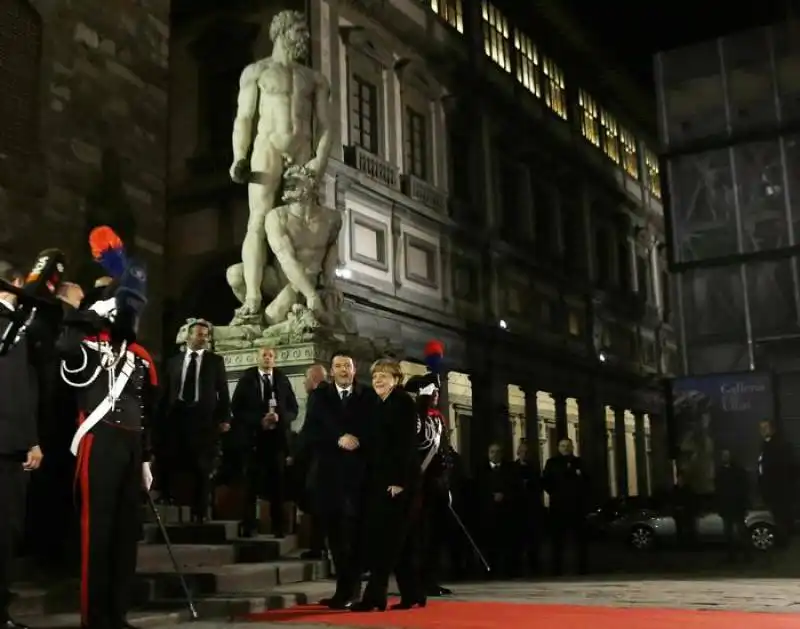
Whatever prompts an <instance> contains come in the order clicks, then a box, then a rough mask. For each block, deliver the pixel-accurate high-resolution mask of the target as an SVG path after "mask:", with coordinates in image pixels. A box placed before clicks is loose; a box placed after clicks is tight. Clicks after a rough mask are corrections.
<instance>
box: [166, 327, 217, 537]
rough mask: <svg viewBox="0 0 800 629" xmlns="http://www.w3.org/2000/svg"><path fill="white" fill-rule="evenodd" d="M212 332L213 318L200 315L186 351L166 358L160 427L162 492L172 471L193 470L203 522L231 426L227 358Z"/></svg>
mask: <svg viewBox="0 0 800 629" xmlns="http://www.w3.org/2000/svg"><path fill="white" fill-rule="evenodd" d="M210 333H211V326H210V324H208V323H206V322H205V321H202V320H201V321H196V322H195V323H194V324H192V325H191V326H190V327H189V330H188V338H187V341H186V351H185V352H182V353H181V354H179V355H177V356H173V357H172V358H171V359H170V360H169V361H168V362H167V368H166V370H165V372H164V373H165V377H164V383H163V391H162V403H161V412H160V413H159V415H160V418H161V420H160V422H159V423H160V425H159V426H158V427H157V430H156V435H157V437H156V440H157V449H158V454H157V455H156V461H157V463H158V467H159V484H160V486H161V489H162V492H163V493H164V494H165V498H167V499H169V498H170V491H171V489H172V488H171V481H172V479H173V476H174V474H175V473H176V472H178V471H187V472H189V473H190V474H191V475H192V478H193V487H194V497H193V500H192V519H193V520H194V521H195V522H202V521H203V520H204V519H205V517H206V513H207V511H208V499H209V495H210V493H211V473H212V471H213V467H214V460H215V458H216V456H217V448H218V442H219V435H220V432H227V431H228V430H230V413H231V411H230V406H231V404H230V394H229V393H228V380H227V378H226V375H225V362H224V360H223V358H222V356H219V355H218V354H215V353H214V352H212V351H211V350H209V349H208V345H209V336H210Z"/></svg>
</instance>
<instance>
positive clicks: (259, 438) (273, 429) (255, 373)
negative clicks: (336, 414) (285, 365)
mask: <svg viewBox="0 0 800 629" xmlns="http://www.w3.org/2000/svg"><path fill="white" fill-rule="evenodd" d="M231 405H232V408H233V441H234V443H235V444H236V445H235V446H234V448H235V450H236V451H237V452H238V455H237V458H239V459H240V461H241V464H242V467H243V471H244V477H245V503H244V509H245V516H244V520H243V521H242V535H244V536H246V537H250V536H252V535H253V534H254V533H255V532H256V529H257V517H256V504H257V502H258V496H259V495H262V496H264V497H266V498H267V499H268V500H269V507H270V518H271V520H272V533H273V534H274V535H275V536H276V537H283V534H284V528H285V522H284V519H285V518H284V510H283V506H284V502H285V499H284V496H285V492H286V463H287V459H288V458H289V434H290V432H291V427H292V422H293V421H294V420H295V419H296V418H297V411H298V406H297V397H296V396H295V394H294V390H293V389H292V385H291V383H290V382H289V378H287V377H286V375H285V374H283V373H282V372H281V371H280V370H279V369H276V368H275V350H274V349H272V348H271V347H262V348H261V349H259V351H258V366H257V367H251V368H250V369H247V370H246V371H245V372H244V373H243V374H242V377H241V378H239V382H237V383H236V390H235V391H234V392H233V401H232V404H231Z"/></svg>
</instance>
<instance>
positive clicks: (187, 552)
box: [136, 535, 297, 572]
mask: <svg viewBox="0 0 800 629" xmlns="http://www.w3.org/2000/svg"><path fill="white" fill-rule="evenodd" d="M172 551H173V553H174V555H175V559H176V560H177V561H178V565H179V566H182V567H183V568H190V567H195V566H220V565H224V564H234V563H264V562H268V561H276V560H278V559H281V558H284V559H286V558H289V557H291V556H292V555H295V554H297V548H296V542H295V540H294V538H282V539H276V538H274V537H270V536H266V535H265V536H259V537H254V538H249V539H239V540H236V541H234V542H229V543H227V544H172ZM138 553H139V554H138V561H137V564H136V565H137V569H138V571H139V572H170V571H172V570H174V567H173V565H172V560H171V558H170V556H169V552H168V550H167V547H166V546H165V545H164V544H139V550H138Z"/></svg>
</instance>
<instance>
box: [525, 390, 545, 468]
mask: <svg viewBox="0 0 800 629" xmlns="http://www.w3.org/2000/svg"><path fill="white" fill-rule="evenodd" d="M523 391H524V392H525V442H526V443H527V444H528V456H529V457H530V460H531V466H532V467H533V469H535V470H541V469H542V467H543V461H542V460H541V458H542V457H541V448H540V447H539V405H538V403H537V401H536V394H537V393H538V391H537V390H536V389H535V387H532V386H526V387H524V388H523Z"/></svg>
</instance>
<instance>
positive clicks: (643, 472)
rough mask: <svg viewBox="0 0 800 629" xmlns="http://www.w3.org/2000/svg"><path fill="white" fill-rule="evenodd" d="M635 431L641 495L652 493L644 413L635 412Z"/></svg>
mask: <svg viewBox="0 0 800 629" xmlns="http://www.w3.org/2000/svg"><path fill="white" fill-rule="evenodd" d="M633 419H634V432H633V439H634V443H635V444H636V448H635V451H636V478H637V479H638V487H639V492H638V493H639V495H640V496H647V495H650V493H651V490H650V486H649V484H648V481H649V478H650V475H649V473H648V469H647V436H646V435H645V432H644V413H642V412H639V411H635V412H634V413H633Z"/></svg>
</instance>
